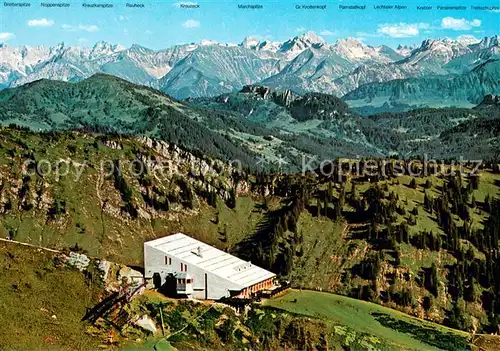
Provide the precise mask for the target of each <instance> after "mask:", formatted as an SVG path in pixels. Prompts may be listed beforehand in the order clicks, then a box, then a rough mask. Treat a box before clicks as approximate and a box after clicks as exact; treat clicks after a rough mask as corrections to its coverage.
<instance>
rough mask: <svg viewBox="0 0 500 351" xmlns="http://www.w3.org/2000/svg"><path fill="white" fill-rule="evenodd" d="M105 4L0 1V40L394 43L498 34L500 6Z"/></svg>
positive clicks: (446, 1) (448, 1) (477, 1)
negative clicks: (300, 38) (307, 38)
mask: <svg viewBox="0 0 500 351" xmlns="http://www.w3.org/2000/svg"><path fill="white" fill-rule="evenodd" d="M47 1H48V2H50V1H49V0H47ZM51 1H52V0H51ZM53 1H55V0H53ZM67 1H69V0H67ZM97 1H101V0H97ZM89 2H96V1H89ZM108 2H112V3H113V4H114V8H112V9H84V8H81V2H71V4H72V6H71V7H70V8H69V9H59V8H51V9H47V8H41V7H39V6H37V2H36V1H33V5H32V7H31V8H22V9H21V8H10V7H3V6H1V7H0V11H1V12H0V16H1V17H0V19H1V21H0V42H7V43H8V44H9V45H55V44H57V43H60V42H64V43H66V44H69V45H87V46H91V45H93V44H95V43H96V42H97V41H100V40H104V41H107V42H110V43H115V44H122V45H125V46H127V47H128V46H130V45H132V44H134V43H135V44H140V45H143V46H146V47H149V48H152V49H161V48H166V47H169V46H172V45H175V44H184V43H191V42H199V41H201V40H203V39H210V40H216V41H219V42H232V43H240V42H241V41H242V40H243V39H244V38H245V37H246V36H250V35H251V36H257V37H259V38H261V39H270V40H274V41H284V40H287V39H289V38H291V37H294V36H296V35H298V34H300V33H303V32H305V31H309V30H312V31H314V32H316V33H317V34H319V35H321V36H323V38H324V39H325V40H326V41H327V42H334V41H335V40H337V39H339V38H345V37H356V38H361V39H362V40H363V41H364V42H365V43H367V44H370V45H380V44H385V45H388V46H392V47H395V46H397V45H398V44H413V43H419V42H421V41H422V40H423V39H426V38H441V37H450V38H457V37H459V36H462V35H473V36H475V37H477V38H481V37H484V36H491V35H494V34H500V12H498V11H478V10H471V9H470V8H469V5H490V6H491V5H496V6H500V0H493V1H492V0H471V1H469V2H462V1H457V0H438V1H428V0H420V1H415V0H406V2H405V1H404V0H401V1H391V0H380V1H370V2H369V3H370V4H369V5H367V10H364V11H353V10H349V11H348V10H343V11H341V10H339V9H338V5H339V4H343V5H352V4H366V3H367V1H359V0H342V1H339V0H329V1H310V0H308V1H304V2H297V3H295V2H291V1H290V2H288V1H280V2H278V1H270V0H263V1H262V0H261V1H253V2H251V3H253V4H255V3H258V4H259V3H260V4H263V5H264V10H238V9H237V4H238V3H240V4H241V3H245V2H244V1H224V2H223V1H197V2H196V3H198V4H200V8H199V9H182V8H180V7H179V3H178V2H175V1H155V2H150V1H148V2H146V4H147V7H146V8H145V9H127V8H126V7H125V2H118V1H111V0H109V1H108ZM129 2H133V1H130V0H129ZM191 2H194V0H191ZM247 3H248V2H247ZM302 3H304V4H314V3H316V4H327V10H296V9H295V5H296V4H302ZM391 3H392V4H404V5H408V7H409V9H408V10H401V11H394V10H383V11H382V10H375V9H373V5H374V4H391ZM457 4H463V5H466V6H467V7H468V9H467V10H466V11H453V10H452V11H443V10H436V9H433V10H431V11H417V10H416V9H415V7H416V5H432V6H434V7H436V6H437V5H441V6H443V5H457ZM1 5H3V3H2V4H1Z"/></svg>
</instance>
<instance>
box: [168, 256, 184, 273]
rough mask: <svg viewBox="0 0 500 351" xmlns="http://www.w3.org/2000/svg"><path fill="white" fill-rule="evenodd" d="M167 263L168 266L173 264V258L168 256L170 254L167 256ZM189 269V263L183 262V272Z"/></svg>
mask: <svg viewBox="0 0 500 351" xmlns="http://www.w3.org/2000/svg"><path fill="white" fill-rule="evenodd" d="M165 264H166V265H167V266H171V265H172V258H171V257H168V256H165ZM187 271H188V266H187V264H184V263H182V262H181V272H187Z"/></svg>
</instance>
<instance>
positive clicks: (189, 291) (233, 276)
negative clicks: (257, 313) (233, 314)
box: [144, 233, 276, 300]
mask: <svg viewBox="0 0 500 351" xmlns="http://www.w3.org/2000/svg"><path fill="white" fill-rule="evenodd" d="M144 275H145V278H146V279H152V278H155V277H156V279H158V278H159V279H161V285H163V284H165V282H166V280H167V278H168V277H175V279H176V290H177V293H178V294H180V295H187V296H191V297H193V298H196V299H209V300H218V299H220V298H223V297H240V298H245V297H250V296H251V295H252V294H255V293H256V292H258V291H261V290H272V289H273V288H274V285H273V280H274V278H275V277H276V274H274V273H272V272H269V271H267V270H265V269H263V268H260V267H258V266H256V265H254V264H252V263H250V262H246V261H244V260H242V259H239V258H238V257H235V256H233V255H231V254H228V253H226V252H224V251H221V250H219V249H217V248H215V247H213V246H210V245H207V244H205V243H203V242H201V241H199V240H196V239H194V238H191V237H190V236H187V235H185V234H182V233H177V234H173V235H169V236H165V237H163V238H159V239H156V240H152V241H148V242H145V243H144ZM159 279H158V280H159Z"/></svg>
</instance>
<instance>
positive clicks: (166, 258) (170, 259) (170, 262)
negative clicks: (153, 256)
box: [165, 256, 172, 265]
mask: <svg viewBox="0 0 500 351" xmlns="http://www.w3.org/2000/svg"><path fill="white" fill-rule="evenodd" d="M165 264H166V265H171V264H172V258H171V257H168V256H165Z"/></svg>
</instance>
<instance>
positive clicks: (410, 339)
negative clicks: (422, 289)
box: [264, 290, 470, 350]
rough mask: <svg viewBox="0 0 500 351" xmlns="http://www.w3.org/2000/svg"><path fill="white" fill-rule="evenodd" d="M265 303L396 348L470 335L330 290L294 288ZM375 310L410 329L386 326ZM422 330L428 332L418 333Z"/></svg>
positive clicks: (421, 346)
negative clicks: (376, 316) (371, 337)
mask: <svg viewBox="0 0 500 351" xmlns="http://www.w3.org/2000/svg"><path fill="white" fill-rule="evenodd" d="M295 301H296V302H295ZM264 304H265V305H266V306H272V307H276V308H280V309H283V310H286V311H289V312H293V313H297V314H302V315H306V316H310V317H314V318H318V319H320V320H324V321H326V322H328V323H331V324H332V325H343V326H347V327H349V328H352V329H353V330H354V331H356V332H359V333H368V334H370V335H373V336H374V337H376V338H377V339H379V340H380V341H381V342H382V343H387V344H389V345H391V347H392V348H393V349H394V350H438V349H440V348H439V347H436V346H433V345H431V344H429V343H428V341H426V340H429V341H431V342H432V343H435V342H438V341H439V340H436V339H438V338H442V337H451V338H454V339H456V340H457V341H458V340H459V339H460V340H462V341H463V340H466V339H468V338H469V336H470V335H469V334H468V333H464V332H460V331H457V330H453V329H449V328H446V327H442V326H439V325H437V324H433V323H430V322H425V321H422V320H418V319H416V318H413V317H409V316H408V315H405V314H403V313H400V312H397V311H394V310H391V309H389V308H385V307H382V306H379V305H376V304H373V303H369V302H366V301H360V300H355V299H351V298H348V297H344V296H339V295H334V294H329V293H322V292H316V291H306V290H302V291H300V290H291V291H290V292H288V293H287V294H285V295H283V296H279V297H276V298H274V299H271V300H266V301H264ZM374 313H381V314H385V315H388V316H390V317H392V318H394V319H395V320H397V321H399V322H402V323H408V324H409V325H411V329H410V331H409V332H407V333H404V332H401V331H398V330H396V329H393V328H390V327H387V326H384V325H382V324H381V323H379V322H378V321H377V320H376V318H375V316H374V315H373V314H374ZM422 331H424V333H426V334H420V335H419V333H422Z"/></svg>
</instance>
